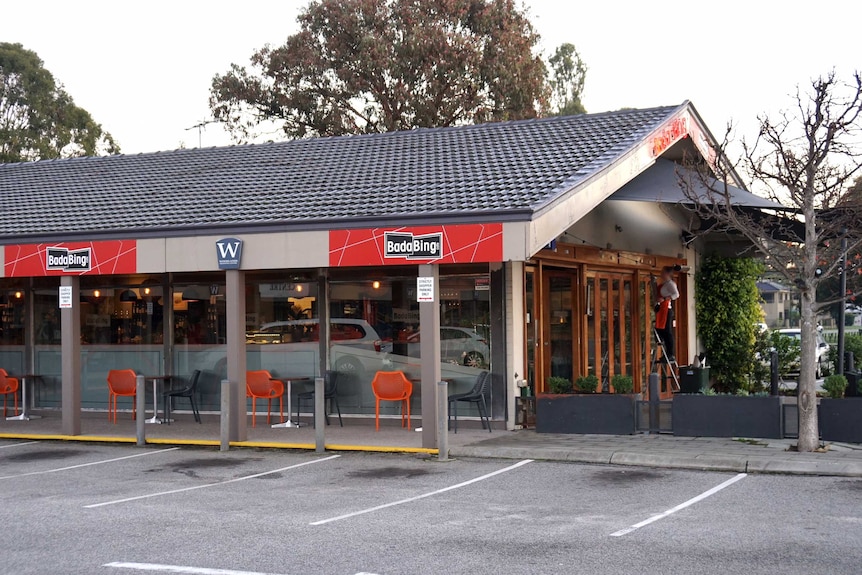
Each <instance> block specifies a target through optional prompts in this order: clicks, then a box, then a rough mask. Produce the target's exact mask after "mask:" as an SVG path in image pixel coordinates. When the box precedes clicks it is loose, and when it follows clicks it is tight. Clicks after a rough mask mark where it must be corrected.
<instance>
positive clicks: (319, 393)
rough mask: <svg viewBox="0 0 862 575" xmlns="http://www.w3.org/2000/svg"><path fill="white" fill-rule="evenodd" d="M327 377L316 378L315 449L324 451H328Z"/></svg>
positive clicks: (318, 451) (317, 451)
mask: <svg viewBox="0 0 862 575" xmlns="http://www.w3.org/2000/svg"><path fill="white" fill-rule="evenodd" d="M324 384H325V379H324V378H322V377H315V378H314V451H315V452H316V453H323V452H324V451H326V438H325V437H324V435H325V432H324V430H325V429H326V395H325V392H324V387H325V385H324Z"/></svg>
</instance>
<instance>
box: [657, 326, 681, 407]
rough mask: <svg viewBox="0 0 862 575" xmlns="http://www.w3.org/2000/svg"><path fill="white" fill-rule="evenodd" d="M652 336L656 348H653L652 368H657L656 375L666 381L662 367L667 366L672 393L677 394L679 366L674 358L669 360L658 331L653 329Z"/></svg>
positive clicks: (678, 388)
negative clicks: (671, 380) (671, 382)
mask: <svg viewBox="0 0 862 575" xmlns="http://www.w3.org/2000/svg"><path fill="white" fill-rule="evenodd" d="M652 333H653V336H654V337H655V341H656V346H655V347H654V348H653V362H652V363H653V367H658V373H659V374H660V375H661V378H662V379H663V380H664V379H666V377H667V376H666V375H665V373H664V367H665V366H667V368H668V370H669V371H670V375H671V378H673V387H672V388H671V391H672V392H677V391H679V390H680V386H679V376H678V375H677V374H678V373H679V364H678V363H677V362H676V358H673V359H669V358H670V357H671V356H670V354H668V352H667V348H665V346H664V341H663V340H662V339H661V336H660V335H659V334H658V330H657V329H656V328H655V327H653V330H652ZM659 349H661V357H659V353H658V352H659Z"/></svg>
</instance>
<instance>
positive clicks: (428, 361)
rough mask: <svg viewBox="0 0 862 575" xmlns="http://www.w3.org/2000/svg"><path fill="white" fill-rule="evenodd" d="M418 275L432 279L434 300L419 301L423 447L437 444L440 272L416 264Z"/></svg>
mask: <svg viewBox="0 0 862 575" xmlns="http://www.w3.org/2000/svg"><path fill="white" fill-rule="evenodd" d="M419 277H420V278H433V281H434V290H433V292H434V301H431V302H421V303H420V304H419V331H420V333H421V334H422V337H421V343H420V353H421V356H422V386H421V393H422V447H426V448H435V447H437V382H438V381H440V273H439V270H438V267H437V265H436V264H425V265H420V266H419Z"/></svg>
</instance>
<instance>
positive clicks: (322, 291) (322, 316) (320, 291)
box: [317, 268, 330, 377]
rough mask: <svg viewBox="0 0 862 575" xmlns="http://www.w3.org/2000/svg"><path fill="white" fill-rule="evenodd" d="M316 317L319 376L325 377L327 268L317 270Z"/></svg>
mask: <svg viewBox="0 0 862 575" xmlns="http://www.w3.org/2000/svg"><path fill="white" fill-rule="evenodd" d="M317 318H318V320H317V321H318V329H319V332H318V340H319V345H320V348H319V354H320V376H321V377H325V376H326V372H327V371H328V370H329V369H330V366H329V332H330V323H329V322H330V320H329V270H327V269H326V268H320V269H319V270H318V271H317Z"/></svg>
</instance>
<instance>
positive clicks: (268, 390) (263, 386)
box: [245, 369, 284, 427]
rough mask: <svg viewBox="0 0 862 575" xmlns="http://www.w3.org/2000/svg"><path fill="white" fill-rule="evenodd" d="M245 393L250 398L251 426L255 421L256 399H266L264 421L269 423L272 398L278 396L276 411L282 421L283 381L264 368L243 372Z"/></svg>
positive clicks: (253, 425)
mask: <svg viewBox="0 0 862 575" xmlns="http://www.w3.org/2000/svg"><path fill="white" fill-rule="evenodd" d="M245 395H246V397H250V398H251V426H252V427H255V424H256V423H257V400H258V398H260V399H265V400H267V404H266V405H267V409H266V422H267V423H270V417H271V413H272V400H273V399H275V398H276V397H277V398H278V412H279V413H280V414H281V422H282V423H284V382H283V381H281V380H280V379H275V378H273V377H272V375H271V374H270V373H269V372H268V371H266V370H263V369H262V370H259V371H247V372H245Z"/></svg>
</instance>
